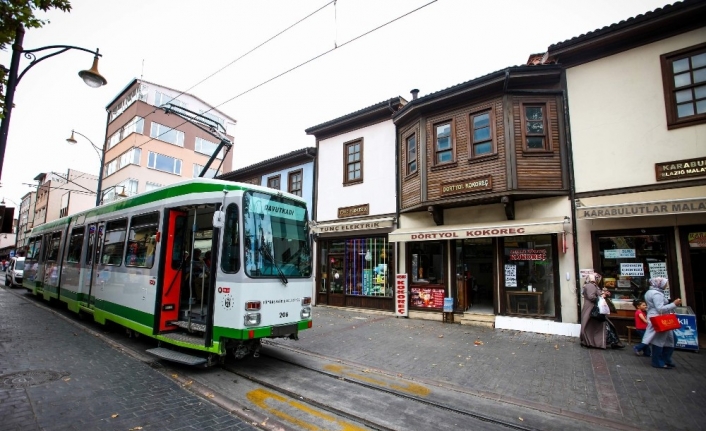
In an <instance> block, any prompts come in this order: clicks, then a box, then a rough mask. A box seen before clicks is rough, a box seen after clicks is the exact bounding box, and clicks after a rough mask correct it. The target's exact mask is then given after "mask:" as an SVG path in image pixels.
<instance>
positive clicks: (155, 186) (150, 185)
mask: <svg viewBox="0 0 706 431" xmlns="http://www.w3.org/2000/svg"><path fill="white" fill-rule="evenodd" d="M160 187H162V184H157V183H151V182H149V181H148V182H146V183H145V191H146V192H151V191H152V190H156V189H158V188H160Z"/></svg>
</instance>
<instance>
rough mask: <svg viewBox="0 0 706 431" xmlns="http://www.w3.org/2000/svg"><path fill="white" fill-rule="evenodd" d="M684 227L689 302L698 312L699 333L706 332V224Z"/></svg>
mask: <svg viewBox="0 0 706 431" xmlns="http://www.w3.org/2000/svg"><path fill="white" fill-rule="evenodd" d="M682 229H683V230H684V233H683V236H682V241H681V242H682V254H683V255H684V278H685V280H684V281H685V282H686V283H685V284H686V286H685V292H686V298H687V301H688V302H687V304H688V305H689V306H690V307H691V309H692V311H693V312H694V314H696V325H697V327H698V333H699V335H701V334H706V271H704V268H706V226H694V227H690V228H688V229H687V228H682ZM690 291H691V292H690ZM672 297H674V296H673V295H672Z"/></svg>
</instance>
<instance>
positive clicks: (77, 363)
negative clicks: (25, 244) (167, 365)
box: [0, 288, 256, 431]
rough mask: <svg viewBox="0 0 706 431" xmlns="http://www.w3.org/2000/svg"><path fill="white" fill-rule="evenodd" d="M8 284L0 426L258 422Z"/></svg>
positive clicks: (1, 322)
mask: <svg viewBox="0 0 706 431" xmlns="http://www.w3.org/2000/svg"><path fill="white" fill-rule="evenodd" d="M6 289H7V288H2V289H0V430H3V431H4V430H69V429H71V430H82V431H88V430H90V431H93V430H121V431H127V430H140V429H144V430H149V429H159V430H224V429H228V430H254V429H256V428H254V427H251V426H250V425H249V424H247V423H245V422H244V421H243V420H241V419H240V418H238V417H236V416H233V415H231V414H229V413H228V412H227V411H225V410H223V409H221V408H219V407H216V406H215V405H213V404H211V403H210V402H207V401H206V400H204V399H202V398H199V397H198V396H196V395H194V394H192V393H191V392H188V391H186V390H185V389H183V388H181V387H180V386H179V384H177V383H176V382H174V381H172V380H170V379H169V378H168V377H166V376H164V375H162V374H161V373H159V372H158V371H156V370H154V369H152V368H150V367H149V366H148V365H147V364H145V363H143V362H141V361H138V360H136V359H134V358H132V357H130V356H128V355H126V354H124V353H121V352H118V351H116V349H115V348H113V347H111V346H110V344H108V343H106V342H105V341H103V340H101V339H100V338H99V337H97V336H95V335H92V334H91V333H89V332H87V331H85V330H82V329H81V328H80V327H79V326H77V325H73V324H71V323H70V322H67V321H66V320H65V319H63V318H61V317H60V316H57V315H56V314H55V313H51V312H48V311H47V310H44V309H41V308H39V307H37V306H35V305H34V304H32V302H31V301H28V300H27V299H25V298H20V297H17V296H15V295H14V294H13V293H10V292H8V291H7V290H6Z"/></svg>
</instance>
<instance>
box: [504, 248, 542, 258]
mask: <svg viewBox="0 0 706 431" xmlns="http://www.w3.org/2000/svg"><path fill="white" fill-rule="evenodd" d="M510 260H547V250H544V249H533V248H513V249H511V250H510Z"/></svg>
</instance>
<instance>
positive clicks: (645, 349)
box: [632, 299, 652, 358]
mask: <svg viewBox="0 0 706 431" xmlns="http://www.w3.org/2000/svg"><path fill="white" fill-rule="evenodd" d="M632 304H633V305H634V306H635V308H636V310H635V332H636V333H637V335H638V337H640V343H639V344H638V345H637V346H635V347H633V348H632V349H633V351H635V354H636V355H637V356H646V357H648V358H649V357H650V356H651V353H652V352H651V351H650V345H649V344H643V343H642V337H643V336H644V335H645V330H646V329H647V315H646V313H645V310H647V303H646V302H645V301H644V300H642V299H636V300H635V301H633V303H632Z"/></svg>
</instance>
